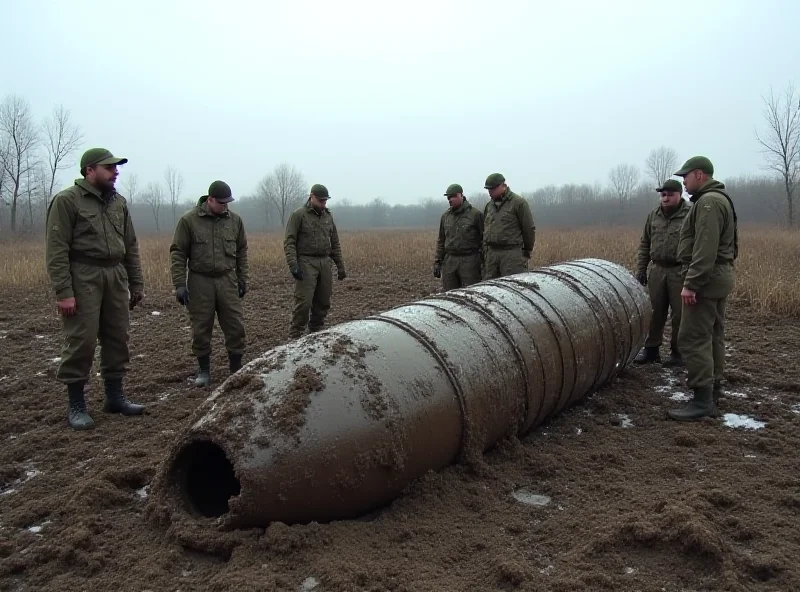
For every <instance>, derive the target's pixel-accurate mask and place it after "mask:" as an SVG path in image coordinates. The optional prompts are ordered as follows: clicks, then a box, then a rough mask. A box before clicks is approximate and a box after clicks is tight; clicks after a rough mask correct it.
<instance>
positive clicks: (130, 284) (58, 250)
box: [45, 148, 144, 430]
mask: <svg viewBox="0 0 800 592" xmlns="http://www.w3.org/2000/svg"><path fill="white" fill-rule="evenodd" d="M126 162H128V159H127V158H117V157H115V156H114V155H113V154H111V152H109V151H108V150H106V149H105V148H91V149H89V150H87V151H86V152H84V153H83V156H82V157H81V163H80V166H81V176H82V177H83V178H82V179H76V180H75V184H74V185H73V186H72V187H70V188H69V189H65V190H64V191H61V192H60V193H58V194H57V195H56V196H55V197H54V198H53V201H51V202H50V206H49V207H48V209H47V222H46V245H45V250H46V261H47V273H48V275H49V276H50V281H51V283H52V287H53V291H54V292H55V295H56V300H57V305H58V312H59V314H61V328H62V335H63V337H64V342H63V345H62V348H61V364H60V365H59V366H58V371H57V373H56V378H57V380H59V381H60V382H62V383H63V384H66V385H67V395H68V398H69V407H68V413H67V421H68V423H69V425H70V426H71V427H72V428H73V429H75V430H83V429H88V428H92V427H94V420H92V418H91V416H90V415H89V413H88V412H87V410H86V401H85V399H84V388H85V386H86V384H87V383H88V382H89V376H90V371H91V369H92V361H93V359H94V352H95V346H96V345H97V342H98V340H99V342H100V348H101V349H100V375H101V376H102V377H103V381H104V383H105V405H104V407H103V410H104V411H106V412H109V413H121V414H123V415H139V414H141V413H143V412H144V407H143V406H142V405H137V404H135V403H131V402H130V401H128V399H127V398H126V397H125V395H124V394H123V390H122V380H123V377H124V376H125V374H126V373H127V371H128V364H129V362H130V352H129V350H128V314H129V311H130V310H133V308H134V307H135V306H136V305H137V304H138V303H139V302H140V301H141V300H142V298H143V297H144V280H143V279H142V266H141V262H140V260H139V244H138V242H137V240H136V233H135V232H134V229H133V222H132V221H131V218H130V212H129V211H128V204H127V203H126V201H125V198H124V197H122V196H121V195H120V194H118V193H117V192H116V189H115V188H114V183H115V182H116V180H117V175H118V174H119V173H118V171H117V166H118V165H121V164H125V163H126Z"/></svg>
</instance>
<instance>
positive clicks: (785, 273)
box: [0, 228, 800, 317]
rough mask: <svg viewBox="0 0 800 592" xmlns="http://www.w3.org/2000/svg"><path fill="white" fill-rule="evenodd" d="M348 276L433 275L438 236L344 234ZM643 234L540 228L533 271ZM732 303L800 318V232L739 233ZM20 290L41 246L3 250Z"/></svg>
mask: <svg viewBox="0 0 800 592" xmlns="http://www.w3.org/2000/svg"><path fill="white" fill-rule="evenodd" d="M341 239H342V248H343V250H344V257H345V262H346V264H347V268H348V273H349V274H350V275H351V276H354V277H362V278H363V277H367V276H381V275H386V274H395V275H397V274H400V275H416V274H420V273H429V270H430V269H431V267H432V261H433V249H434V245H435V241H436V231H435V230H390V231H359V232H342V233H341ZM248 241H249V244H250V262H251V268H252V273H253V274H254V275H258V274H261V275H262V277H263V275H264V274H267V275H271V274H286V273H287V271H286V262H285V259H284V255H283V239H282V236H280V235H278V234H251V235H250V236H249V237H248ZM638 241H639V231H638V230H634V229H617V228H610V229H601V228H591V229H581V230H559V229H542V230H540V231H539V232H538V233H537V238H536V249H535V251H534V256H533V265H548V264H551V263H557V262H560V261H567V260H570V259H579V258H582V257H599V258H601V259H608V260H610V261H615V262H617V263H620V264H622V265H625V266H626V267H628V269H631V270H633V266H634V261H635V254H636V247H637V245H638ZM169 242H170V239H169V238H168V237H143V238H142V239H141V256H142V264H143V267H144V273H145V282H146V285H147V290H148V291H149V292H153V291H168V290H171V284H170V274H169ZM740 251H741V255H740V259H739V261H738V263H737V271H738V276H737V282H736V291H735V293H734V298H735V299H736V300H737V301H739V302H744V303H747V304H749V305H750V306H751V307H752V308H753V309H754V310H756V311H760V312H772V313H776V314H779V315H784V316H792V317H800V233H798V232H791V231H785V230H777V229H773V228H768V229H763V228H762V229H758V228H749V229H744V230H742V232H741V246H740ZM2 288H17V289H26V290H30V291H31V292H34V293H36V292H38V293H41V295H42V297H43V298H46V297H50V291H49V285H48V279H47V274H46V272H45V268H44V247H43V244H42V242H41V241H24V242H14V243H3V244H0V289H2Z"/></svg>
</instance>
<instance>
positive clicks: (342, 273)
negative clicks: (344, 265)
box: [338, 269, 347, 280]
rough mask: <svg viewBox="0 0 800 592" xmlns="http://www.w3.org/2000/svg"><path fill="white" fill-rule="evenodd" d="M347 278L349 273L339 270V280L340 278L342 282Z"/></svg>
mask: <svg viewBox="0 0 800 592" xmlns="http://www.w3.org/2000/svg"><path fill="white" fill-rule="evenodd" d="M346 277H347V272H346V271H345V270H344V269H340V270H339V275H338V278H339V279H340V280H343V279H344V278H346Z"/></svg>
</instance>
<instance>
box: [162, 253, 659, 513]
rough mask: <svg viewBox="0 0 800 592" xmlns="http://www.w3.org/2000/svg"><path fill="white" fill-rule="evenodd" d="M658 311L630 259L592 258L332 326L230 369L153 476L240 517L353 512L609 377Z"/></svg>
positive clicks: (186, 497) (192, 499) (191, 501)
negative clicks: (628, 263) (231, 373)
mask: <svg viewBox="0 0 800 592" xmlns="http://www.w3.org/2000/svg"><path fill="white" fill-rule="evenodd" d="M650 316H651V308H650V303H649V299H648V297H647V294H646V292H645V291H644V289H643V288H642V287H641V286H640V285H639V284H638V283H637V282H636V281H635V279H634V278H633V276H631V274H630V273H629V272H628V271H627V270H626V269H625V268H623V267H621V266H619V265H616V264H614V263H611V262H608V261H604V260H599V259H583V260H577V261H572V262H568V263H563V264H560V265H553V266H548V267H542V268H538V269H536V270H534V271H530V272H526V273H522V274H518V275H514V276H508V277H505V278H501V279H496V280H489V281H485V282H481V283H479V284H475V285H473V286H471V287H469V288H464V289H458V290H452V291H450V292H445V293H440V294H436V295H434V296H431V297H429V298H426V299H424V300H420V301H418V302H414V303H411V304H408V305H405V306H401V307H399V308H395V309H392V310H390V311H388V312H384V313H381V314H377V315H374V316H371V317H368V318H366V319H363V320H358V321H352V322H347V323H342V324H340V325H336V326H334V327H332V328H331V329H329V330H327V331H323V332H320V333H316V334H312V335H309V336H307V337H304V338H302V339H299V340H297V341H294V342H290V343H288V344H285V345H283V346H280V347H277V348H275V349H272V350H270V351H268V352H267V353H266V354H264V355H263V356H262V357H260V358H258V359H256V360H253V361H252V362H250V363H249V364H248V365H247V366H245V368H243V369H242V370H241V371H240V372H238V373H237V374H236V375H235V376H233V377H231V378H230V379H228V380H227V381H226V382H225V383H224V384H223V385H222V386H221V387H220V388H218V389H217V390H216V391H215V392H214V393H213V394H212V395H211V397H209V399H208V400H207V401H205V403H204V404H203V405H202V406H201V408H200V409H199V410H198V412H197V415H196V416H195V417H194V418H193V420H192V423H191V426H190V427H189V429H188V430H187V432H186V433H185V434H184V435H183V437H182V438H181V439H180V440H179V441H178V442H177V443H176V444H175V446H174V447H173V449H172V450H171V452H170V454H169V456H168V458H167V460H166V461H165V462H164V464H163V465H162V467H161V469H160V472H159V477H158V479H157V480H156V482H155V483H154V485H153V487H154V489H161V490H162V494H163V495H162V496H161V497H162V498H166V499H168V500H171V501H172V506H173V507H174V510H175V511H180V512H187V511H188V512H189V513H190V514H195V515H205V516H215V517H219V518H220V519H221V521H222V522H223V523H224V524H226V525H228V526H231V527H243V526H264V525H266V524H268V523H270V522H272V521H281V522H285V523H294V522H309V521H328V520H333V519H340V518H352V517H357V516H359V515H361V514H364V513H366V512H368V511H370V510H372V509H374V508H376V507H378V506H381V505H383V504H385V503H387V502H389V501H391V500H392V499H394V498H395V497H397V496H398V495H399V494H400V493H401V492H402V490H403V488H405V487H406V486H407V485H409V484H410V483H411V482H412V481H413V480H414V479H416V478H418V477H420V476H422V475H424V474H425V473H426V472H427V471H432V470H433V471H435V470H438V469H441V468H443V467H445V466H447V465H448V464H451V463H454V462H457V461H458V460H460V459H461V458H464V457H468V456H469V455H476V454H480V453H482V452H483V451H485V450H486V449H488V448H489V447H491V446H492V445H494V444H496V443H497V442H498V440H500V439H502V438H503V437H505V436H508V435H513V434H516V435H523V434H524V433H526V432H527V431H529V430H530V429H531V428H533V427H535V426H537V425H538V424H540V423H541V422H542V421H544V420H546V419H547V418H548V417H550V416H551V415H553V414H554V413H557V412H558V411H560V410H562V409H563V408H564V407H566V406H567V405H569V404H571V403H573V402H575V401H576V400H578V399H579V398H581V397H583V396H585V395H587V394H589V393H591V392H593V391H594V390H596V389H597V388H599V387H600V386H602V385H603V384H605V383H606V382H608V381H609V379H611V378H612V377H614V376H615V375H616V374H617V373H618V372H619V371H620V370H622V369H623V368H624V367H625V366H627V365H628V364H629V363H630V362H632V360H633V358H634V356H635V355H636V353H637V351H638V350H639V349H640V348H641V346H642V344H643V343H644V340H645V337H646V335H647V329H648V327H649V324H650Z"/></svg>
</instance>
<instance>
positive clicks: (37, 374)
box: [36, 370, 45, 376]
mask: <svg viewBox="0 0 800 592" xmlns="http://www.w3.org/2000/svg"><path fill="white" fill-rule="evenodd" d="M44 374H45V373H44V370H40V371H39V372H37V373H36V376H44Z"/></svg>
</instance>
